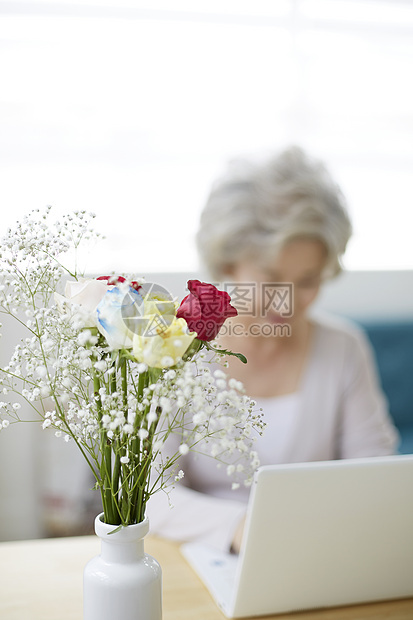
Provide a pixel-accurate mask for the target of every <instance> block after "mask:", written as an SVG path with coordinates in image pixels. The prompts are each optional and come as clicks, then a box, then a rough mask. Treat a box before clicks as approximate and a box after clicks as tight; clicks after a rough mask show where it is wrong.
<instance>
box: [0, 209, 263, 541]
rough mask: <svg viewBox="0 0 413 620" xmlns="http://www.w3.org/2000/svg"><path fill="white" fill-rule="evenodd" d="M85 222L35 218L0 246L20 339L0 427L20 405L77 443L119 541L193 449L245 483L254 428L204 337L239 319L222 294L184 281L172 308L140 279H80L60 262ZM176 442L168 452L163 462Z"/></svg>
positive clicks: (72, 253) (85, 217) (247, 405)
mask: <svg viewBox="0 0 413 620" xmlns="http://www.w3.org/2000/svg"><path fill="white" fill-rule="evenodd" d="M93 217H94V216H92V215H91V214H88V213H86V212H75V213H73V214H70V215H66V216H64V217H62V218H60V220H57V221H52V211H51V208H47V209H46V210H45V211H44V212H39V211H34V212H32V213H31V214H30V215H29V216H27V217H26V218H24V220H23V221H22V222H21V223H18V224H17V226H16V228H15V229H14V230H9V232H8V234H7V235H6V237H5V238H4V239H3V240H2V246H1V249H0V269H1V282H0V311H1V313H3V314H5V315H9V316H10V317H12V318H13V320H14V321H15V323H16V325H18V326H19V330H20V331H21V333H22V338H21V340H20V342H18V343H17V344H16V347H15V350H14V353H13V355H12V357H11V359H10V362H9V363H8V365H7V366H6V367H4V368H2V369H1V370H0V382H1V386H0V389H1V390H2V392H3V394H4V395H5V396H3V398H4V402H1V403H0V429H2V430H4V429H6V428H7V426H8V425H9V424H10V422H12V423H13V422H16V421H20V420H21V419H22V418H24V416H23V415H22V411H23V410H24V408H23V409H22V408H21V406H22V402H23V404H24V405H27V406H30V407H31V408H33V409H34V410H35V411H36V413H37V415H38V417H39V420H40V421H41V423H42V426H43V428H44V429H52V430H53V431H54V433H55V435H56V436H57V437H61V438H62V439H63V440H64V441H74V442H75V443H76V445H77V447H78V448H79V450H80V451H81V453H82V455H83V457H84V458H85V460H86V462H87V464H88V466H89V467H90V470H91V472H92V474H93V476H94V479H95V480H96V488H97V489H99V491H100V494H101V498H102V506H103V516H102V517H101V520H102V521H103V522H104V523H106V524H110V525H111V526H113V527H112V530H111V531H112V532H115V531H116V530H117V529H121V528H122V527H126V526H130V525H133V524H138V523H141V522H142V521H144V519H145V506H146V504H147V502H148V500H149V498H150V497H151V496H152V495H153V494H154V493H156V492H158V491H160V490H166V491H167V492H168V489H170V488H172V487H173V485H174V484H175V482H176V481H177V480H179V479H180V478H182V476H183V475H184V473H183V472H182V471H181V470H180V469H179V459H180V457H181V455H184V454H186V453H187V452H188V451H189V450H197V451H199V452H203V453H205V452H206V453H209V454H211V455H212V456H213V457H214V458H216V459H217V461H218V462H220V463H230V464H231V465H230V467H229V469H228V471H230V472H235V475H236V476H237V475H238V476H239V477H240V478H242V479H243V482H244V483H245V484H249V483H250V482H251V477H252V473H253V471H254V470H255V468H256V467H257V465H258V460H257V454H256V452H255V451H254V450H253V441H254V437H253V435H254V432H255V431H257V432H258V433H260V432H261V429H262V427H263V423H262V420H261V415H260V414H259V413H258V414H256V413H254V403H253V402H252V401H250V400H249V399H248V398H247V397H246V396H245V395H244V393H243V389H242V385H241V384H240V383H239V382H238V381H235V380H232V379H229V380H228V378H227V377H226V375H225V373H224V372H223V370H222V369H220V368H219V367H216V364H219V363H222V359H223V356H225V355H238V357H239V358H240V359H242V360H243V361H245V358H243V356H242V355H241V354H234V353H232V352H230V351H224V350H222V349H219V348H217V346H216V345H215V344H214V342H213V340H214V338H215V337H216V335H217V334H218V332H219V329H220V328H221V326H222V325H223V323H224V321H225V320H226V318H228V317H230V316H235V315H236V310H235V308H233V306H232V305H231V303H230V297H229V295H228V294H227V293H225V292H222V291H219V290H217V289H216V288H215V287H214V286H212V285H211V284H205V283H201V282H199V281H197V280H192V281H190V282H189V283H188V288H189V294H188V295H187V297H185V299H184V300H183V301H182V302H181V303H180V304H178V303H177V302H176V301H175V300H173V299H172V297H171V296H170V295H169V293H168V292H167V291H165V289H163V288H162V287H159V286H156V285H153V284H148V283H146V282H145V281H144V279H143V278H127V277H122V276H107V275H106V276H100V277H97V278H88V279H86V278H84V277H82V274H79V273H78V271H77V269H76V268H73V267H70V266H69V265H68V263H69V264H70V265H71V264H72V263H74V264H75V263H76V260H75V257H76V253H77V251H78V249H79V248H80V246H81V245H82V244H90V243H91V242H92V241H93V240H95V239H97V238H98V237H99V235H97V233H95V232H94V230H93V227H92V222H93ZM69 259H70V260H69ZM65 260H66V262H65ZM13 393H14V394H19V395H20V397H21V398H20V401H22V402H13V399H10V395H11V394H13ZM177 436H178V437H179V448H178V450H177V452H176V454H173V455H169V456H164V454H165V450H164V447H165V445H166V443H167V442H168V439H169V438H170V437H174V438H175V439H176V437H177ZM232 484H233V485H234V486H237V485H238V484H239V482H238V480H237V479H235V480H234V481H232Z"/></svg>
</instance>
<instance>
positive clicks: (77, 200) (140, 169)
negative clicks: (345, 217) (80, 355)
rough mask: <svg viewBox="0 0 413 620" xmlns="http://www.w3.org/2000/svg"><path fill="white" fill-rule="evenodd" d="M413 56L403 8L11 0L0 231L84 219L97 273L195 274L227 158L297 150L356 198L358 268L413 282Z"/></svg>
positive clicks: (1, 116) (352, 252) (412, 31)
mask: <svg viewBox="0 0 413 620" xmlns="http://www.w3.org/2000/svg"><path fill="white" fill-rule="evenodd" d="M172 4H173V8H171V5H172ZM412 61H413V6H412V5H411V3H407V2H403V1H402V0H396V1H392V2H390V1H388V2H386V1H384V0H381V1H380V0H370V1H367V0H363V1H362V2H359V1H357V2H355V1H354V0H353V1H350V0H336V1H335V2H326V1H320V0H318V1H317V0H301V1H300V0H285V1H284V0H280V1H278V0H277V2H274V1H273V0H244V1H239V0H208V1H207V0H196V1H194V0H177V1H175V2H174V3H170V1H169V0H136V1H135V0H133V1H132V0H128V1H126V0H122V1H120V2H116V1H115V0H106V1H104V0H88V1H87V2H84V1H83V0H82V1H81V0H65V1H64V2H63V1H62V2H60V0H57V1H55V2H42V1H41V0H38V1H37V2H29V1H26V2H21V1H18V0H17V1H15V2H10V1H7V2H6V1H2V0H0V84H1V85H2V86H1V89H0V166H1V168H0V170H1V183H0V201H1V204H2V218H1V224H0V234H3V233H4V232H5V230H6V228H7V227H8V226H10V225H12V224H13V223H14V221H15V220H16V219H17V218H18V217H20V216H21V215H23V214H24V213H26V212H27V211H29V210H31V209H33V208H42V207H44V206H46V205H47V204H52V205H54V206H55V208H56V211H57V212H58V213H61V212H65V211H68V210H73V209H87V210H91V211H94V212H95V213H96V214H97V220H96V227H97V228H98V229H99V230H100V231H101V232H103V233H104V234H105V236H106V240H105V241H104V242H102V246H101V247H100V249H99V248H98V249H94V250H93V252H91V253H90V256H89V257H88V263H87V269H88V271H90V272H92V271H93V272H99V273H104V272H107V271H121V272H133V273H135V274H140V273H145V272H154V271H194V270H196V269H197V257H196V251H195V246H194V235H195V232H196V229H197V224H198V218H199V214H200V211H201V209H202V206H203V203H204V201H205V198H206V196H207V193H208V189H209V187H210V184H211V182H212V181H213V180H214V178H215V177H216V175H217V174H219V173H220V172H222V170H223V169H224V167H225V163H226V161H227V160H228V159H229V158H231V157H234V156H239V155H253V156H254V155H260V154H263V153H264V154H265V153H270V152H273V151H276V150H279V149H280V148H283V147H284V146H287V145H289V144H291V143H296V144H300V145H302V146H303V147H304V148H306V149H307V150H308V151H310V152H311V153H313V154H315V155H317V156H319V157H321V158H322V159H323V160H324V161H326V163H327V164H328V165H329V167H330V169H331V170H332V172H333V174H334V175H335V177H336V178H337V180H338V181H339V182H340V184H341V186H342V189H343V191H344V193H345V194H346V196H347V198H348V202H349V207H350V211H351V215H352V218H353V223H354V229H355V234H354V238H353V240H352V241H351V244H350V247H349V251H348V255H347V259H346V265H347V267H349V268H351V269H411V268H413V250H412V247H413V246H412V243H411V240H410V238H411V228H412V224H413V217H412V215H411V214H412V211H413V210H412V202H413V184H412V182H411V175H412V164H413V90H412V89H411V85H410V82H411V79H410V75H411V67H412Z"/></svg>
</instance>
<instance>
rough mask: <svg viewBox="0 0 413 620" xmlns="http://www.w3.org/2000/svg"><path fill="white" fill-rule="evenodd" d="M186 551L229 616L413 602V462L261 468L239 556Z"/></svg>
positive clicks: (191, 547)
mask: <svg viewBox="0 0 413 620" xmlns="http://www.w3.org/2000/svg"><path fill="white" fill-rule="evenodd" d="M181 550H182V553H183V555H184V556H185V558H186V559H187V560H188V562H189V563H190V564H191V565H192V567H193V568H194V569H195V571H196V572H197V573H198V574H199V576H200V577H201V579H202V580H203V581H204V583H205V585H206V586H207V588H208V589H209V590H210V592H211V594H212V596H213V597H214V599H215V601H216V603H217V604H218V606H219V607H220V608H221V609H222V611H223V612H224V614H225V615H226V616H227V617H228V618H242V617H246V616H260V615H265V614H276V613H285V612H289V611H297V610H304V609H312V608H322V607H334V606H339V605H351V604H355V603H362V602H370V601H379V600H385V599H397V598H405V597H411V596H413V455H401V456H389V457H378V458H366V459H351V460H341V461H325V462H317V463H303V464H293V465H272V466H265V467H261V468H260V469H259V470H258V472H257V474H256V480H255V483H254V485H253V488H252V492H251V496H250V502H249V505H248V512H247V520H246V526H245V533H244V539H243V545H242V549H241V553H240V555H239V557H238V556H235V555H231V554H226V553H222V552H220V551H217V550H215V549H214V548H212V547H207V546H204V545H202V544H199V543H187V544H185V545H183V546H182V547H181Z"/></svg>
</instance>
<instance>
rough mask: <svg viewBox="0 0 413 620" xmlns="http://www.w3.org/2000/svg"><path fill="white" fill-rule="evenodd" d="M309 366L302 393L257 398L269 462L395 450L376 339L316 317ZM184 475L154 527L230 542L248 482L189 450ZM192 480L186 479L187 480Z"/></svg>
mask: <svg viewBox="0 0 413 620" xmlns="http://www.w3.org/2000/svg"><path fill="white" fill-rule="evenodd" d="M313 321H314V325H315V329H314V331H313V341H312V345H311V351H310V355H309V358H308V362H307V366H306V368H305V370H304V373H303V376H302V378H301V382H300V386H299V389H298V391H297V392H296V393H294V394H291V395H288V396H281V397H274V398H254V400H256V401H257V404H258V406H259V407H262V409H263V412H264V420H265V422H266V424H267V426H266V429H265V431H264V434H263V436H262V437H260V438H259V439H258V441H257V443H256V446H255V449H256V450H257V452H258V455H259V457H260V461H261V464H262V465H264V464H271V463H296V462H306V461H325V460H332V459H345V458H356V457H367V456H381V455H387V454H392V453H394V452H395V450H396V446H397V441H398V435H397V432H396V430H395V428H394V426H393V424H392V422H391V419H390V417H389V415H388V412H387V403H386V400H385V398H384V396H383V393H382V392H381V389H380V386H379V382H378V378H377V371H376V367H375V362H374V359H373V356H372V352H371V347H370V345H369V343H368V342H367V340H366V338H365V336H364V334H363V333H362V332H361V331H360V330H359V329H358V328H356V327H355V326H353V325H352V324H349V323H345V322H344V321H341V320H340V321H338V320H336V319H326V318H323V319H313ZM180 467H182V469H183V470H184V472H185V477H184V479H183V481H182V482H179V483H177V485H176V488H175V489H173V490H172V491H171V494H170V499H171V503H172V504H173V505H174V507H173V509H171V508H170V506H169V503H168V498H167V496H166V494H165V493H163V492H159V493H156V494H155V495H154V496H153V497H152V498H151V499H150V501H149V503H148V510H147V514H148V516H149V519H150V525H151V531H152V533H154V534H157V535H160V536H163V537H165V538H171V539H174V540H199V541H204V542H208V543H210V544H213V545H214V546H216V547H218V548H221V549H228V548H229V547H230V544H231V542H232V539H233V535H234V532H235V529H236V526H237V524H238V522H239V520H240V519H241V518H242V517H243V516H244V514H245V509H246V503H247V501H248V490H247V489H245V488H240V489H239V490H237V491H232V490H231V478H229V477H228V476H227V473H226V468H225V467H223V468H220V469H218V468H217V463H216V461H214V459H212V458H211V457H201V456H197V455H194V454H193V453H191V452H190V453H189V454H188V455H187V456H185V457H183V458H182V462H181V464H180ZM184 485H185V486H184Z"/></svg>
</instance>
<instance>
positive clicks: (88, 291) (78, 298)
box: [54, 278, 108, 327]
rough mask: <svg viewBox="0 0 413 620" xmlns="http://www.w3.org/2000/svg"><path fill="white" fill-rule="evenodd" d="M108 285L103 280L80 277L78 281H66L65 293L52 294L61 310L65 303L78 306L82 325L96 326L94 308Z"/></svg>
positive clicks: (62, 310)
mask: <svg viewBox="0 0 413 620" xmlns="http://www.w3.org/2000/svg"><path fill="white" fill-rule="evenodd" d="M107 290H108V285H107V283H106V281H105V280H93V279H87V278H82V279H80V280H79V281H77V282H76V281H73V282H67V283H66V287H65V294H64V296H63V295H59V294H58V293H55V294H54V297H55V302H56V304H57V307H58V308H59V310H60V311H61V312H64V311H65V310H64V306H65V305H67V304H70V305H73V306H78V309H79V311H80V313H81V315H82V323H84V327H97V326H98V322H97V315H96V308H97V306H98V304H99V303H100V301H101V300H102V299H103V297H104V296H105V294H106V292H107Z"/></svg>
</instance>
